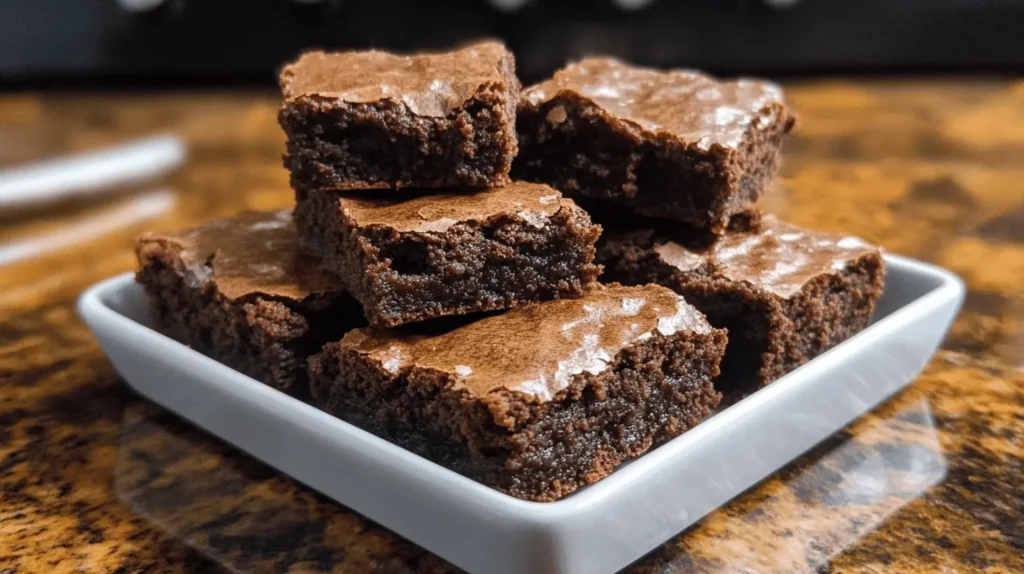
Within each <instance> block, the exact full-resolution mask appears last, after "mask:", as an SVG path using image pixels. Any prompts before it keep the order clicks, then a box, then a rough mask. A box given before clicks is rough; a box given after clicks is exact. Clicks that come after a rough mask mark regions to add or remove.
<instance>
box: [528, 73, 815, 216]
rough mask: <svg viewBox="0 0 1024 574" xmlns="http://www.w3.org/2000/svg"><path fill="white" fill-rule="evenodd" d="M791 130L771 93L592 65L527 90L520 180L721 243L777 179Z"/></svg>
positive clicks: (695, 76) (771, 89) (694, 77)
mask: <svg viewBox="0 0 1024 574" xmlns="http://www.w3.org/2000/svg"><path fill="white" fill-rule="evenodd" d="M794 122H795V118H794V116H793V114H792V113H791V112H790V111H789V108H787V107H786V105H785V103H784V101H783V94H782V90H781V89H780V88H779V87H778V86H776V85H774V84H771V83H768V82H763V81H756V80H750V79H740V80H735V81H719V80H716V79H714V78H712V77H709V76H706V75H704V74H702V73H699V72H695V71H689V70H671V71H661V70H654V69H649V68H640V67H634V66H630V65H627V64H624V63H622V62H619V61H617V60H613V59H607V58H590V59H586V60H582V61H580V62H577V63H574V64H571V65H569V66H568V67H566V68H564V69H562V70H560V71H558V72H556V73H555V75H554V76H553V77H552V78H551V79H549V80H546V81H544V82H541V83H540V84H537V85H534V86H531V87H529V88H526V89H525V90H523V93H522V95H521V97H520V104H519V109H518V111H517V127H518V132H519V155H518V156H517V157H516V160H515V162H514V164H513V177H516V178H519V179H525V180H529V181H538V182H544V183H547V184H549V185H551V186H552V187H555V188H556V189H558V190H560V191H562V192H564V193H566V194H567V195H570V196H572V197H576V196H582V197H588V198H592V199H596V200H600V201H604V202H608V203H612V204H614V205H617V206H619V207H620V208H624V209H626V210H629V211H632V212H634V213H637V214H639V215H644V216H649V217H658V218H664V219H671V220H676V221H680V222H684V223H687V224H689V225H692V226H695V227H698V228H702V229H707V230H709V231H711V232H713V233H715V234H721V233H723V232H724V231H725V230H726V227H727V225H728V221H729V218H730V217H731V216H733V215H735V214H737V213H741V212H743V211H748V210H750V209H751V208H752V207H753V205H754V204H755V202H756V201H757V199H758V197H759V196H760V195H761V193H762V191H764V190H765V189H766V188H767V187H768V186H769V185H770V184H771V182H772V181H773V180H774V178H775V176H776V174H777V173H778V169H779V162H780V153H779V151H780V147H781V144H782V140H783V137H784V136H785V135H786V134H787V133H788V132H789V131H790V130H791V129H792V127H793V124H794Z"/></svg>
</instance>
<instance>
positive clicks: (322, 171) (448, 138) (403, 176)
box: [279, 42, 520, 195]
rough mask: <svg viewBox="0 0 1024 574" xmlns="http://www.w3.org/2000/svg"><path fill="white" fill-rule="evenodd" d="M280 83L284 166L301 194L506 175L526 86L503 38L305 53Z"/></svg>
mask: <svg viewBox="0 0 1024 574" xmlns="http://www.w3.org/2000/svg"><path fill="white" fill-rule="evenodd" d="M280 82H281V91H282V92H283V95H284V104H283V105H282V107H281V111H280V114H279V121H280V123H281V127H282V128H284V131H285V134H286V135H287V136H288V145H287V150H288V153H287V155H286V156H285V167H287V168H288V169H289V170H290V171H291V182H292V187H293V188H294V189H295V190H296V192H298V193H299V194H300V195H301V194H302V193H303V192H304V191H306V190H309V189H319V188H323V189H369V188H399V187H450V186H472V187H487V186H493V185H504V184H506V183H508V182H509V170H510V169H511V166H512V158H513V157H515V155H516V133H515V107H516V101H517V98H518V96H519V87H520V85H519V80H518V79H517V78H516V76H515V60H514V58H513V56H512V54H511V53H510V52H509V51H508V50H507V49H506V48H505V47H504V46H503V45H501V44H499V43H496V42H484V43H478V44H473V45H470V46H467V47H465V48H463V49H460V50H455V51H452V52H447V53H441V54H422V55H417V56H398V55H394V54H389V53H386V52H378V51H368V52H339V53H324V52H308V53H306V54H303V55H302V56H301V57H300V58H299V60H298V61H296V62H295V63H293V64H291V65H289V66H286V67H285V68H284V69H283V71H282V72H281V77H280Z"/></svg>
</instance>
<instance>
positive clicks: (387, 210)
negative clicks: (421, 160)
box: [337, 181, 576, 233]
mask: <svg viewBox="0 0 1024 574" xmlns="http://www.w3.org/2000/svg"><path fill="white" fill-rule="evenodd" d="M337 197H338V206H339V209H340V210H341V213H342V216H343V217H344V218H345V219H346V221H347V222H348V223H349V225H353V226H355V227H368V226H384V227H388V228H391V229H394V230H396V231H401V232H435V233H444V232H445V231H447V230H448V229H449V228H450V227H451V226H452V225H455V224H456V223H462V222H470V221H477V222H480V221H486V220H487V219H489V218H491V217H495V216H500V215H511V216H517V217H519V218H520V219H523V220H525V221H526V222H527V223H529V224H531V225H534V226H536V227H538V228H540V227H544V226H545V225H546V223H547V220H548V218H549V217H550V216H551V215H554V214H555V212H557V211H558V210H559V209H560V208H561V207H563V206H566V207H569V208H572V209H575V207H576V204H575V203H574V202H573V201H572V200H571V199H567V198H564V197H562V194H560V193H559V192H558V191H557V190H555V189H554V188H551V187H548V186H546V185H544V184H540V183H527V182H522V181H513V182H512V183H510V184H509V185H506V186H504V187H492V188H490V189H485V190H480V191H465V192H452V191H443V192H441V193H423V192H416V191H413V192H396V193H392V194H387V195H379V194H378V195H373V194H345V193H339V194H338V195H337Z"/></svg>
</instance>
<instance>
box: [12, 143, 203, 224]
mask: <svg viewBox="0 0 1024 574" xmlns="http://www.w3.org/2000/svg"><path fill="white" fill-rule="evenodd" d="M187 157H188V151H187V149H186V147H185V142H183V141H182V140H181V138H179V137H177V136H174V135H162V136H155V137H151V138H146V139H142V140H138V141H135V142H131V143H128V144H124V145H119V146H114V147H109V148H105V149H102V150H99V151H92V152H85V153H80V154H75V155H69V156H64V157H59V158H55V159H50V160H45V161H41V162H38V163H33V164H29V165H25V166H19V167H14V168H8V169H3V170H0V208H13V207H28V206H34V205H40V204H45V203H52V202H55V201H61V200H66V199H71V198H74V197H79V196H83V195H87V194H90V193H94V192H96V191H102V190H106V189H115V188H117V187H119V186H124V185H126V184H132V183H140V182H144V181H147V180H151V179H153V178H156V177H158V176H161V175H163V174H165V173H167V172H170V171H171V170H173V169H174V168H176V167H178V166H180V165H181V164H183V163H185V159H186V158H187Z"/></svg>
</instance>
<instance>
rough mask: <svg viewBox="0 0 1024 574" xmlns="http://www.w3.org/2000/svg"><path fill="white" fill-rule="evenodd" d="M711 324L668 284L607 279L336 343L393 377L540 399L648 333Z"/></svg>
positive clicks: (599, 367)
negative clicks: (406, 375)
mask: <svg viewBox="0 0 1024 574" xmlns="http://www.w3.org/2000/svg"><path fill="white" fill-rule="evenodd" d="M710 330H711V327H710V325H709V324H708V322H707V320H706V319H705V318H704V316H703V315H701V314H700V313H699V312H698V311H697V310H696V309H694V308H693V307H692V306H690V305H689V304H688V303H686V301H684V300H683V298H682V297H680V296H679V295H676V294H675V293H673V292H672V291H670V290H668V289H665V288H663V287H658V286H655V285H647V286H644V287H622V286H619V285H612V286H609V287H603V288H595V289H593V290H591V291H590V292H588V293H587V295H585V296H583V297H582V298H579V299H560V300H555V301H546V302H543V303H537V304H534V305H528V306H524V307H518V308H515V309H512V310H511V311H508V312H507V313H503V314H501V315H494V316H490V317H486V318H483V319H479V320H477V321H474V322H472V323H468V324H464V325H461V326H459V327H456V328H453V329H449V330H446V331H443V332H440V333H431V334H424V333H412V332H409V331H407V330H390V331H373V330H368V329H357V330H355V331H350V332H349V333H348V334H347V335H345V337H344V338H343V339H342V340H341V343H340V346H341V348H342V349H343V350H345V349H347V350H352V351H355V352H357V353H359V354H360V355H363V356H365V357H367V358H369V359H370V360H371V361H372V362H374V363H376V364H378V365H379V366H380V368H381V369H383V370H384V371H387V372H389V373H391V374H393V375H397V374H399V373H400V372H401V371H406V370H429V371H434V372H440V373H444V374H447V375H449V376H450V377H452V378H453V379H454V380H455V384H456V385H457V386H458V387H461V388H464V389H465V390H466V391H468V392H470V393H472V394H474V395H477V396H482V395H484V394H487V393H488V392H490V391H493V390H497V389H502V388H504V389H508V390H512V391H519V392H521V393H524V394H527V395H532V396H533V397H535V399H537V400H541V401H545V400H550V399H552V398H553V397H554V396H555V395H556V394H558V392H559V391H561V390H563V389H565V388H566V387H567V386H568V385H569V384H570V382H571V379H572V377H574V376H575V375H579V374H581V373H591V374H598V373H601V372H602V371H604V370H605V369H607V368H609V367H610V366H611V364H612V362H613V361H614V359H615V356H616V355H617V354H618V353H619V351H621V350H622V349H624V348H626V347H629V346H631V345H633V344H635V343H638V342H642V341H644V340H646V339H648V338H650V337H651V336H652V334H653V333H654V332H658V333H660V334H661V335H665V336H669V335H672V334H674V333H676V332H678V331H692V332H697V333H709V332H710Z"/></svg>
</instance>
